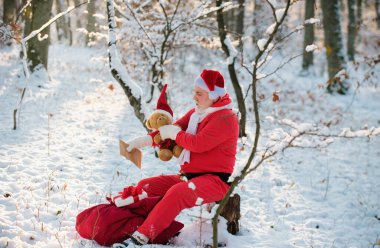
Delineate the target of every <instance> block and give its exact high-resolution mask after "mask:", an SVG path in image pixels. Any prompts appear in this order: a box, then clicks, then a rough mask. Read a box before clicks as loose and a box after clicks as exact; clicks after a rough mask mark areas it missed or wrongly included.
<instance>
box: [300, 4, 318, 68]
mask: <svg viewBox="0 0 380 248" xmlns="http://www.w3.org/2000/svg"><path fill="white" fill-rule="evenodd" d="M314 5H315V0H306V4H305V20H308V19H310V18H313V17H314ZM313 43H314V24H306V25H305V33H304V40H303V52H304V54H303V60H302V69H304V70H306V69H308V68H309V66H311V65H312V64H313V59H314V58H313V52H306V50H305V49H306V46H308V45H311V44H313Z"/></svg>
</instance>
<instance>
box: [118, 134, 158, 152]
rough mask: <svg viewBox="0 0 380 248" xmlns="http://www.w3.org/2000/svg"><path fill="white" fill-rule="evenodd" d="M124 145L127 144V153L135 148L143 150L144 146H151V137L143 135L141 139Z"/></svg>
mask: <svg viewBox="0 0 380 248" xmlns="http://www.w3.org/2000/svg"><path fill="white" fill-rule="evenodd" d="M125 143H127V144H128V147H127V151H128V152H131V151H132V150H133V149H135V148H139V149H140V148H143V147H145V146H150V145H152V137H150V135H144V136H141V137H137V138H135V139H132V140H129V141H126V142H125Z"/></svg>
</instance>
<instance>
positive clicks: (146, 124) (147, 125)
mask: <svg viewBox="0 0 380 248" xmlns="http://www.w3.org/2000/svg"><path fill="white" fill-rule="evenodd" d="M145 126H146V127H147V128H148V129H149V130H153V128H152V126H151V125H150V121H149V119H148V120H146V121H145Z"/></svg>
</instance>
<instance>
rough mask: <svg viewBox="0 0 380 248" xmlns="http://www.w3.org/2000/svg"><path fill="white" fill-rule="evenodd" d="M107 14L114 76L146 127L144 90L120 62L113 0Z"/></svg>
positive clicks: (108, 0)
mask: <svg viewBox="0 0 380 248" xmlns="http://www.w3.org/2000/svg"><path fill="white" fill-rule="evenodd" d="M107 15H108V29H109V31H108V32H109V42H108V47H109V49H108V51H109V54H108V58H109V63H110V69H111V73H112V76H113V77H114V78H115V79H116V81H117V82H118V83H119V84H120V86H121V87H122V89H123V90H124V92H125V94H126V95H127V97H128V100H129V103H130V104H131V106H132V107H133V109H134V112H135V115H136V117H137V118H138V119H139V121H140V122H141V124H142V125H143V127H145V129H146V125H145V113H144V110H143V104H142V102H141V98H142V91H141V89H140V88H139V87H138V86H137V85H136V84H135V83H134V82H133V81H132V79H131V78H130V77H129V75H128V73H127V72H126V69H125V68H124V66H123V65H122V64H121V62H120V58H119V56H118V52H117V49H116V34H115V28H116V22H115V8H114V5H113V0H107Z"/></svg>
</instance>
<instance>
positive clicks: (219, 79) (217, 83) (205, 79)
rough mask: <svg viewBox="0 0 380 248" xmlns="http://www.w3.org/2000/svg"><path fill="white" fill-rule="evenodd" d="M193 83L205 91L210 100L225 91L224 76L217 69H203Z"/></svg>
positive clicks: (220, 95)
mask: <svg viewBox="0 0 380 248" xmlns="http://www.w3.org/2000/svg"><path fill="white" fill-rule="evenodd" d="M195 85H196V86H199V87H200V88H202V89H204V90H205V91H207V92H208V93H209V98H210V99H212V100H214V99H217V98H218V97H222V96H224V95H225V94H226V93H227V91H226V89H225V88H224V78H223V76H222V74H220V72H218V71H214V70H207V69H204V70H203V71H202V73H201V75H200V76H199V77H197V78H196V79H195Z"/></svg>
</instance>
